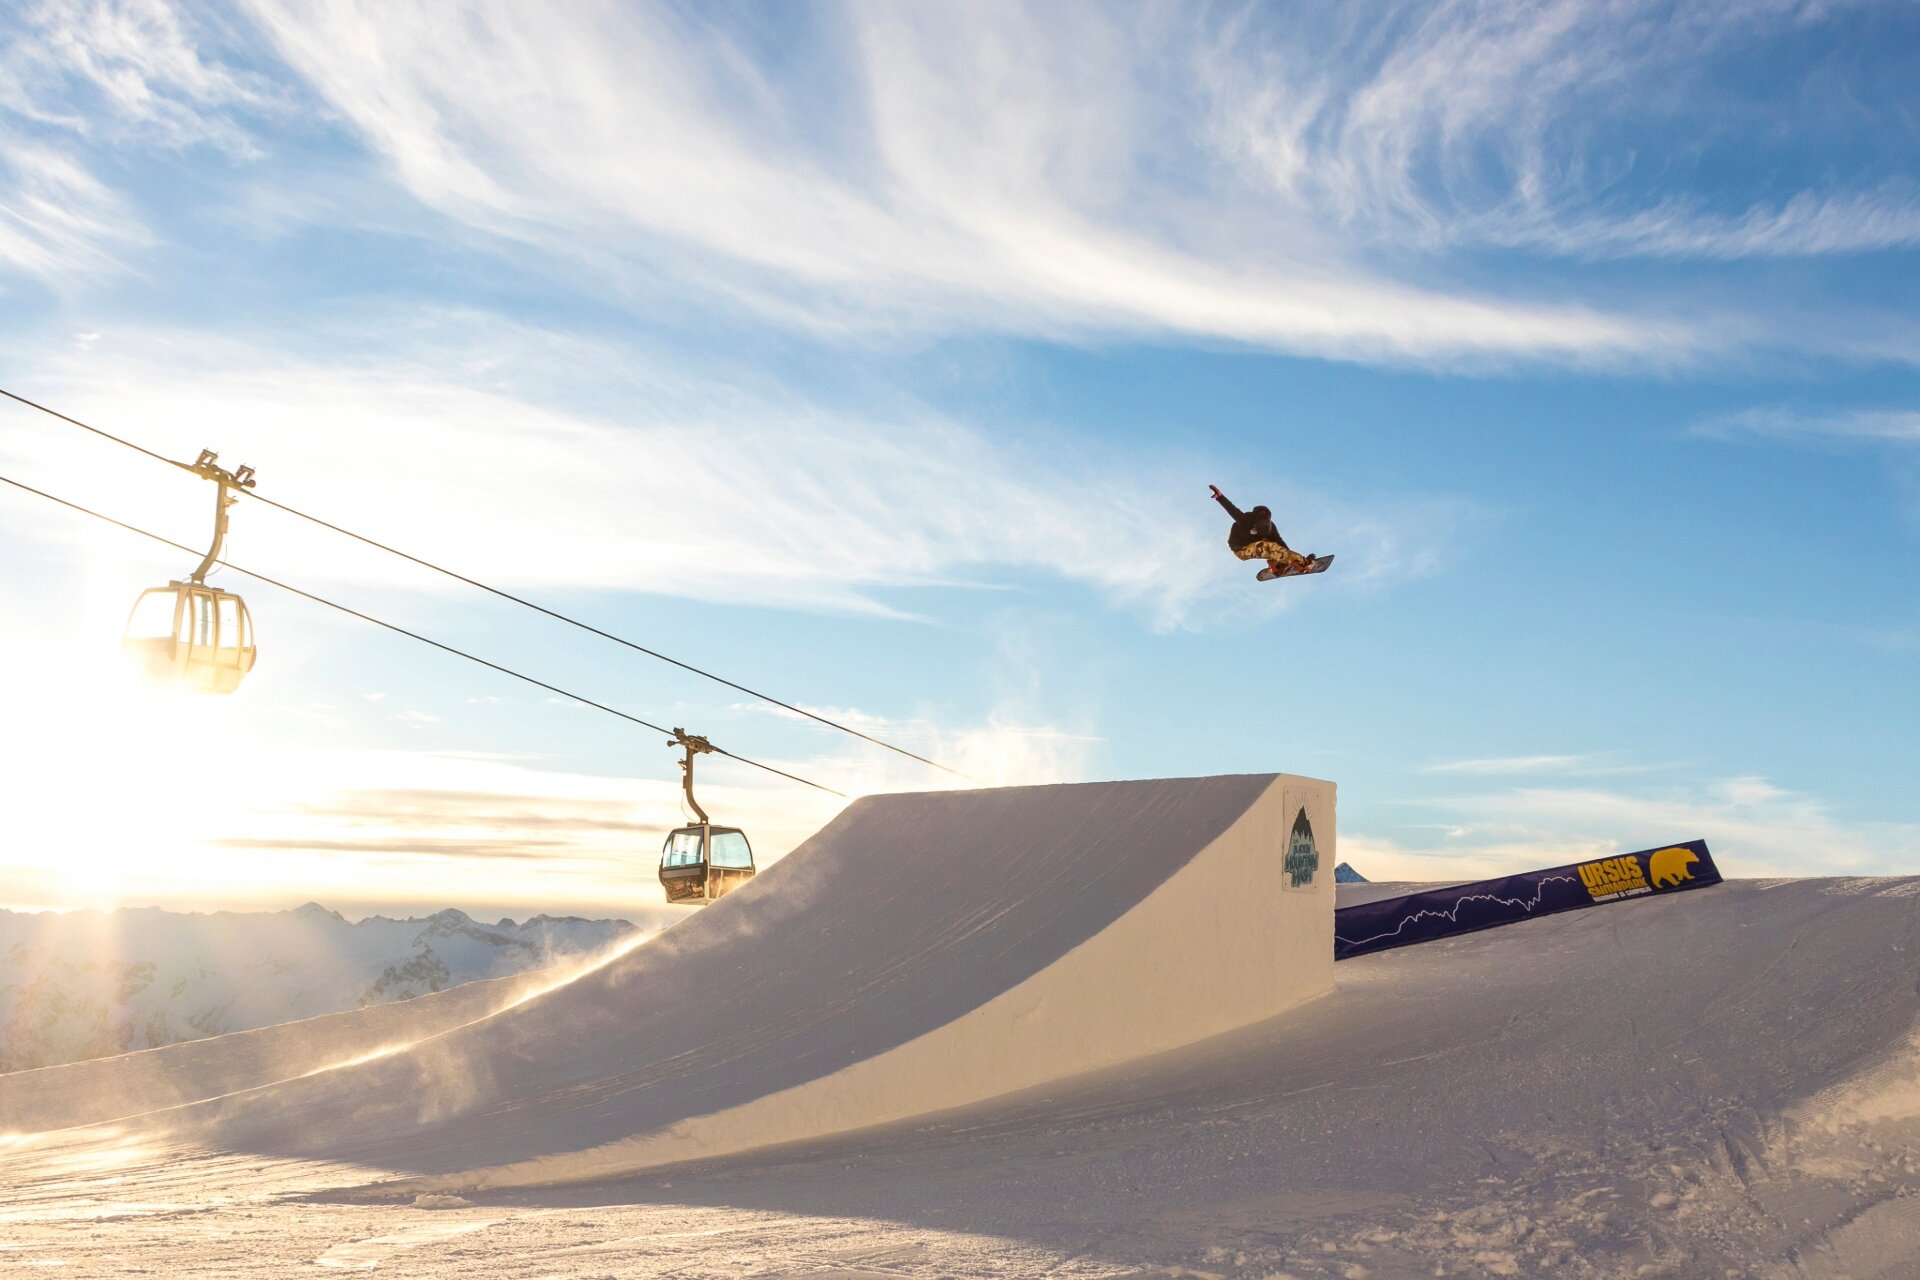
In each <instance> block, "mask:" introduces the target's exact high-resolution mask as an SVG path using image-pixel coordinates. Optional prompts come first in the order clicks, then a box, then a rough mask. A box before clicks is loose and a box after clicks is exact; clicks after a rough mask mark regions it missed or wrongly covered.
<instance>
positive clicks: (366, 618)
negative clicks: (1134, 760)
mask: <svg viewBox="0 0 1920 1280" xmlns="http://www.w3.org/2000/svg"><path fill="white" fill-rule="evenodd" d="M0 483H3V484H10V485H12V486H13V487H14V488H16V489H23V490H25V491H26V492H28V493H31V494H33V495H34V496H36V497H40V498H45V499H46V500H47V501H49V502H57V503H59V504H60V505H61V506H63V507H66V508H67V509H68V510H70V511H78V512H79V513H80V514H81V515H87V516H92V517H93V518H94V519H95V520H102V521H105V522H106V523H107V524H110V525H113V526H115V527H116V528H120V529H125V530H126V531H127V532H128V533H137V534H139V535H140V536H141V537H143V538H151V539H152V540H153V541H155V542H158V543H161V544H163V545H165V546H169V547H172V548H174V549H175V550H176V551H185V552H187V553H188V554H190V555H191V554H193V553H194V549H193V548H192V547H189V546H186V545H185V544H183V543H179V542H175V541H174V540H173V539H171V538H165V537H162V536H161V535H159V534H157V533H153V532H150V531H148V530H146V529H142V528H140V527H139V526H138V525H131V524H128V523H127V522H126V521H124V520H115V519H114V518H113V517H112V516H109V515H105V514H103V513H101V512H98V511H95V510H93V509H91V508H89V507H83V506H81V505H80V504H79V503H77V502H69V501H67V500H66V499H65V498H61V497H56V496H55V495H53V494H51V493H48V492H46V491H45V490H44V489H36V488H34V487H33V486H32V485H30V484H23V483H22V482H20V481H18V480H15V479H12V478H11V477H9V476H4V475H0ZM219 563H220V564H221V565H223V566H225V567H226V568H228V569H231V570H233V571H234V572H235V573H239V574H245V575H246V576H247V577H249V578H252V579H254V580H255V581H257V582H264V583H266V584H267V585H268V586H270V587H278V588H280V589H281V590H282V591H287V592H291V593H292V594H294V595H296V596H300V597H301V598H302V599H306V600H311V601H313V602H314V603H315V604H323V605H325V606H327V608H329V609H337V610H339V611H340V612H341V613H344V614H347V615H349V616H350V617H355V618H358V619H360V620H361V621H362V622H371V623H372V624H373V625H374V626H376V627H385V628H386V629H387V630H388V631H394V632H398V633H399V634H400V635H403V636H406V637H407V638H408V639H409V640H418V641H419V642H420V643H421V644H426V645H432V646H433V647H434V648H436V649H439V650H441V651H443V652H445V653H451V654H453V655H454V656H455V657H460V658H465V659H466V660H467V661H469V662H477V663H479V664H480V665H481V666H483V667H487V668H490V669H491V670H494V671H498V672H500V673H501V674H502V675H509V676H512V677H513V678H514V679H516V680H524V681H525V682H526V683H528V684H530V685H534V686H536V687H538V688H541V689H545V690H546V691H547V692H549V693H557V694H559V695H560V696H561V697H563V698H568V699H571V700H572V701H574V702H578V703H580V704H582V705H583V706H589V707H592V708H593V709H594V710H596V711H604V712H606V713H607V714H608V715H610V716H618V717H620V718H621V719H622V720H626V721H630V722H631V723H633V724H637V725H640V726H641V727H642V728H646V729H652V730H653V731H654V732H656V733H664V734H669V735H671V734H673V733H674V732H675V730H672V729H668V728H666V727H665V726H664V725H657V724H655V723H653V722H652V721H651V720H643V719H641V718H640V717H639V716H636V715H629V714H628V713H627V712H625V711H621V710H619V709H617V708H615V707H610V706H608V705H606V704H605V703H604V702H595V701H594V700H593V699H592V698H589V697H586V696H584V695H582V694H578V693H574V692H572V691H571V690H567V689H562V688H561V687H560V686H558V685H553V684H548V683H547V682H546V681H544V680H541V679H538V678H536V677H534V676H530V675H527V674H525V673H524V672H520V671H515V670H514V669H513V668H512V667H504V666H501V665H500V664H499V663H497V662H490V661H488V660H487V659H485V658H482V657H480V656H479V655H477V654H472V653H468V652H467V651H466V650H465V649H456V648H455V647H454V646H452V645H450V644H444V643H442V642H441V641H438V640H435V639H433V638H431V637H429V636H423V635H421V634H420V633H419V632H417V631H409V630H407V629H406V628H405V627H403V626H400V625H398V624H397V623H392V622H388V621H386V620H385V619H382V618H376V617H374V616H373V615H372V614H370V613H362V612H360V610H358V609H355V608H352V607H350V606H348V605H344V604H341V603H340V602H339V601H337V600H329V599H327V598H326V597H325V596H319V595H315V594H314V593H313V592H311V591H303V590H301V589H300V588H299V587H296V586H294V585H292V584H291V583H287V582H282V581H280V580H279V579H278V578H270V577H268V576H267V575H266V574H264V573H259V572H257V571H255V570H252V569H244V568H242V567H241V566H239V565H237V564H234V563H233V562H232V561H231V560H222V561H219ZM713 752H714V754H715V755H722V756H726V757H727V758H728V759H730V760H737V761H739V762H740V763H741V764H748V765H752V766H753V767H754V768H756V769H760V770H763V771H765V772H767V773H771V774H775V775H777V776H779V777H782V778H785V779H787V780H788V781H790V782H798V783H800V784H801V785H802V786H808V787H812V788H813V789H814V790H815V791H824V792H826V793H827V794H828V795H832V796H839V797H840V798H841V799H842V800H845V799H847V794H846V793H845V792H844V791H835V790H834V789H833V788H832V787H829V786H826V785H824V784H822V783H818V782H814V781H812V780H811V779H808V778H802V777H801V776H799V775H798V774H794V773H788V772H787V771H786V770H784V769H776V768H774V767H773V766H772V765H770V764H762V763H761V762H760V761H758V760H754V759H750V758H749V757H747V756H743V755H736V754H735V753H733V752H731V751H728V750H727V749H726V748H725V747H714V748H713Z"/></svg>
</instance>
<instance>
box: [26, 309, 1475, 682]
mask: <svg viewBox="0 0 1920 1280" xmlns="http://www.w3.org/2000/svg"><path fill="white" fill-rule="evenodd" d="M529 351H532V352H536V353H541V354H536V355H534V356H532V357H529V356H528V355H527V354H526V353H527V352H529ZM45 360H46V365H45V367H46V369H47V373H46V374H45V375H43V376H42V377H40V378H36V379H35V381H34V382H33V384H32V387H33V388H34V389H35V390H36V392H37V393H38V394H39V395H42V396H44V397H46V399H47V400H49V401H51V402H53V403H55V404H56V405H57V406H58V407H61V408H63V410H65V411H68V412H73V413H74V414H75V416H78V417H81V418H82V419H85V420H92V421H97V422H99V423H100V424H101V425H103V426H105V427H107V428H108V429H110V430H111V429H115V428H119V429H121V430H123V431H125V432H126V433H128V434H130V435H132V436H135V437H138V438H140V439H142V440H143V441H144V442H146V443H148V444H150V445H152V446H156V447H159V448H160V449H161V450H162V451H163V452H166V453H167V454H168V456H173V457H181V458H191V457H193V456H194V455H195V454H196V453H197V451H198V450H199V448H201V447H203V446H204V445H207V444H215V445H217V446H218V450H219V452H220V454H221V456H222V458H223V459H224V460H227V461H229V462H236V463H237V462H246V463H249V464H251V465H254V466H256V467H258V468H259V471H260V477H261V492H263V493H269V494H272V495H273V496H274V497H275V498H276V499H277V500H279V501H282V502H286V503H289V504H291V505H293V506H296V507H299V508H301V509H302V510H307V511H311V512H313V513H315V514H317V515H321V516H323V517H325V518H327V519H330V520H332V521H334V522H336V523H339V524H342V525H344V526H346V527H348V528H353V529H357V530H360V531H362V532H365V533H367V534H369V535H371V536H374V537H377V538H380V539H381V540H383V541H386V542H389V543H391V544H393V545H397V546H401V547H404V548H405V549H407V550H408V551H410V552H413V553H415V554H418V555H422V556H424V557H426V558H428V559H432V560H436V561H439V562H441V563H444V564H448V565H449V566H451V567H453V568H455V569H458V570H461V571H465V572H470V573H473V574H474V575H475V576H479V577H482V578H485V579H487V580H489V581H493V582H497V583H499V584H500V585H502V586H505V587H507V588H509V589H513V588H522V589H528V590H533V589H534V588H536V587H537V588H538V589H539V591H540V592H541V593H543V594H547V595H551V594H552V593H554V592H558V591H565V590H571V589H590V590H615V591H643V592H656V593H661V594H669V595H677V596H687V597H693V598H698V599H706V600H715V601H723V602H732V603H747V602H750V603H756V604H764V605H773V606H777V607H787V608H798V609H805V610H810V611H824V612H836V611H837V612H849V613H864V614H869V615H890V614H891V615H898V614H901V613H903V612H904V613H910V612H911V611H912V602H911V597H910V596H909V595H907V594H903V593H907V592H910V591H912V590H916V589H920V590H924V589H929V588H950V587H953V586H955V585H963V586H964V585H969V584H971V585H979V586H993V585H1001V586H1012V587H1016V588H1018V587H1021V586H1023V585H1025V584H1026V583H1027V582H1028V581H1030V580H1031V578H1032V576H1033V575H1040V576H1041V577H1042V578H1044V579H1045V580H1048V581H1052V582H1060V581H1067V582H1074V583H1079V584H1082V585H1084V586H1086V587H1089V588H1091V589H1093V590H1095V591H1097V592H1098V593H1099V594H1100V595H1101V596H1102V597H1103V598H1105V599H1106V600H1107V601H1108V602H1109V603H1111V604H1112V605H1113V606H1115V607H1117V608H1120V609H1124V610H1127V611H1130V612H1133V613H1135V614H1136V615H1138V616H1140V617H1143V618H1144V619H1145V620H1146V621H1147V622H1148V623H1149V624H1150V625H1152V626H1155V627H1157V628H1162V629H1171V628H1181V627H1197V626H1201V625H1206V624H1208V623H1211V622H1215V621H1219V620H1221V619H1227V618H1233V617H1236V616H1244V615H1246V614H1247V613H1248V611H1257V612H1268V611H1272V610H1275V609H1278V608H1282V607H1285V604H1286V602H1285V601H1284V600H1282V599H1281V598H1280V597H1277V596H1272V595H1268V596H1253V595H1251V594H1250V593H1248V592H1247V591H1246V590H1245V586H1246V584H1245V581H1244V579H1245V577H1246V575H1245V574H1244V573H1243V572H1242V566H1241V565H1239V564H1238V563H1237V562H1235V561H1233V560H1232V559H1231V558H1230V557H1229V556H1228V555H1227V554H1226V552H1225V550H1224V537H1225V531H1224V527H1223V526H1222V525H1221V524H1220V522H1219V520H1218V518H1217V513H1216V512H1215V511H1214V510H1213V509H1212V508H1211V507H1210V506H1209V504H1208V503H1207V502H1206V498H1205V493H1204V491H1202V492H1200V493H1197V494H1196V493H1195V492H1193V491H1192V490H1194V489H1198V488H1199V481H1198V480H1194V481H1192V482H1190V483H1191V488H1176V487H1174V486H1171V485H1170V484H1169V483H1168V481H1167V478H1166V477H1167V468H1166V463H1165V461H1164V460H1162V459H1160V458H1159V457H1157V456H1156V455H1155V454H1154V453H1153V452H1152V451H1151V450H1150V449H1149V450H1147V451H1144V452H1137V453H1131V454H1130V453H1127V452H1123V451H1116V450H1114V449H1112V448H1109V447H1094V446H1093V445H1091V444H1090V443H1086V442H1078V441H1073V440H1070V439H1065V438H1055V439H1053V440H1051V441H1049V440H1047V439H1046V438H1045V437H1043V436H1039V435H1037V434H1036V435H1035V436H1032V437H1029V439H1027V440H1025V441H1017V440H1008V439H1004V438H999V437H991V436H988V435H986V434H984V433H982V432H980V431H978V430H975V429H973V428H970V427H968V426H966V425H964V424H961V423H957V422H954V421H952V420H950V419H947V418H944V417H942V416H940V415H938V414H935V413H933V412H931V411H928V410H926V409H924V408H920V407H917V406H914V405H911V404H905V405H901V406H898V407H895V408H892V409H888V410H884V411H881V410H869V411H865V412H838V411H831V410H828V409H825V408H822V407H820V406H816V405H812V404H810V403H808V402H806V401H804V400H800V399H798V398H796V397H793V396H791V395H780V394H779V393H777V392H774V391H769V392H766V393H765V394H764V395H763V394H762V393H761V392H759V391H757V390H755V389H754V388H751V387H742V386H738V385H727V384H725V383H721V382H717V381H710V380H708V379H705V378H702V377H701V376H699V374H698V373H697V372H696V371H692V370H688V369H685V368H683V367H682V368H669V367H664V366H663V367H660V368H652V369H650V367H649V366H648V365H647V364H646V362H644V361H642V360H640V359H639V358H638V357H637V356H636V355H635V354H634V353H633V352H631V351H627V350H622V349H617V348H611V347H606V346H603V345H601V344H598V343H594V342H590V341H586V340H581V339H569V338H567V337H565V336H564V335H556V334H551V333H543V332H538V331H532V330H526V329H521V328H516V327H512V326H499V325H497V324H494V323H492V322H487V321H483V320H477V319H474V318H471V317H464V318H454V319H453V320H451V321H450V326H449V328H448V329H447V330H446V331H445V332H443V333H442V334H440V335H439V336H437V337H435V338H433V339H431V340H427V341H420V342H416V343H415V344H413V345H412V346H404V345H390V346H389V347H388V348H387V349H385V350H384V351H382V352H379V353H374V352H364V353H363V352H357V351H356V352H353V353H352V354H351V355H349V356H348V357H346V358H345V359H344V360H339V361H328V362H325V363H321V362H314V361H306V360H300V359H296V358H292V357H288V356H285V355H282V354H278V353H275V352H273V351H271V350H270V349H263V348H259V347H254V346H250V345H245V344H239V343H233V342H214V341H209V340H208V339H206V338H205V337H204V336H202V335H197V334H166V333H147V334H140V333H127V334H121V335H118V336H117V338H116V337H109V338H104V339H102V340H101V341H100V342H98V343H96V344H94V345H93V346H91V347H90V348H88V349H86V350H82V351H73V350H67V351H60V352H53V351H49V352H48V353H47V354H46V356H45ZM550 360H551V361H557V363H558V366H559V367H560V369H561V370H562V372H561V375H560V376H562V377H564V376H565V373H564V371H565V370H566V369H571V368H573V367H575V366H576V365H587V366H592V367H596V368H601V369H607V368H616V369H622V370H625V371H626V372H625V374H624V377H625V378H626V379H627V382H626V384H624V385H623V386H614V387H609V388H606V389H605V395H606V398H607V399H608V400H609V401H610V402H612V403H617V404H620V405H622V406H623V407H622V408H621V409H619V410H617V411H607V412H601V411H589V410H581V411H577V412H575V411H566V410H562V409H557V408H553V407H549V406H546V405H543V404H541V403H539V402H538V401H536V400H535V399H534V398H533V394H534V393H532V392H531V391H528V390H526V389H525V384H528V383H533V382H538V381H539V380H540V379H542V378H545V377H548V376H550V375H551V374H552V372H553V369H554V364H552V363H548V361H550ZM625 386H632V387H633V388H634V390H633V392H632V393H631V394H629V393H627V391H626V390H625ZM10 412H18V413H24V412H26V411H24V410H17V409H16V410H11V411H10ZM36 426H39V427H44V428H45V429H44V430H34V431H26V432H10V433H8V434H7V435H6V436H5V437H4V439H3V440H0V461H4V462H6V463H8V464H9V466H11V467H13V468H14V469H15V470H16V471H18V470H22V469H24V470H25V472H26V474H25V475H24V476H23V477H22V478H26V479H31V478H32V477H33V476H35V475H38V476H40V477H42V478H45V477H48V476H52V475H55V474H58V472H59V470H61V469H66V468H80V469H82V470H77V471H74V472H72V474H81V473H83V472H84V473H85V474H87V475H88V476H89V481H88V483H89V486H90V488H89V490H88V491H87V492H86V493H75V494H73V495H65V494H63V496H74V497H76V498H77V499H78V500H81V501H88V500H89V498H91V499H92V500H96V501H98V502H99V503H100V504H101V505H104V506H106V507H108V508H111V510H112V512H114V513H119V514H121V515H122V516H123V518H127V519H130V520H132V521H133V522H134V523H138V524H142V525H144V526H145V527H148V528H154V529H157V530H158V531H161V532H165V533H169V534H170V535H171V536H173V537H175V538H176V539H178V540H180V541H182V542H185V543H187V544H190V545H193V544H198V543H200V542H202V541H203V540H204V538H205V531H204V528H203V527H202V522H203V519H204V513H203V512H202V511H201V505H202V504H201V502H200V501H199V496H200V495H199V494H198V493H197V492H196V491H195V489H194V487H193V482H192V481H191V480H184V479H181V478H179V477H174V476H168V475H166V474H164V473H160V472H157V471H156V469H155V467H154V464H153V463H151V462H149V461H145V460H143V459H140V458H139V457H137V456H135V455H132V454H130V453H125V452H124V451H118V450H103V449H102V448H101V447H99V446H98V445H97V443H95V442H93V441H91V440H89V439H88V438H87V437H85V436H82V435H80V434H79V433H76V432H73V431H72V430H71V429H69V428H64V427H61V426H59V425H58V424H56V423H53V422H51V421H47V422H44V423H37V424H36ZM423 477H427V478H430V480H431V482H430V483H421V479H422V478H423ZM54 487H56V488H61V487H62V486H58V485H56V486H54ZM65 487H69V488H70V487H71V486H65ZM1275 488H1276V489H1278V490H1280V492H1277V493H1271V494H1269V495H1268V497H1267V500H1268V501H1269V502H1270V503H1271V505H1273V506H1274V507H1275V508H1276V509H1278V510H1282V511H1285V512H1286V513H1287V516H1286V521H1287V525H1288V533H1289V535H1290V536H1296V535H1297V536H1296V540H1297V541H1299V542H1300V543H1301V545H1318V546H1337V547H1338V548H1339V554H1340V556H1341V561H1342V564H1343V566H1345V569H1346V574H1345V579H1346V582H1347V583H1348V584H1349V586H1361V587H1364V585H1365V584H1368V583H1373V584H1379V583H1386V582H1392V581H1396V580H1401V579H1405V578H1407V577H1410V576H1420V575H1424V574H1427V573H1431V572H1433V571H1434V570H1435V569H1436V568H1437V566H1438V564H1439V563H1441V562H1442V560H1443V559H1444V555H1445V548H1446V546H1447V544H1448V543H1449V542H1450V541H1451V540H1453V539H1454V538H1456V537H1458V536H1459V535H1460V534H1461V532H1462V531H1463V530H1465V529H1467V528H1469V527H1470V526H1471V525H1472V524H1473V522H1474V519H1475V514H1474V512H1473V511H1472V510H1471V509H1469V508H1466V507H1463V506H1460V505H1459V504H1453V503H1449V502H1448V501H1447V500H1444V499H1431V500H1413V501H1411V502H1409V501H1407V500H1396V502H1395V504H1394V505H1392V506H1387V505H1375V504H1373V503H1371V502H1363V501H1358V500H1353V499H1344V500H1343V499H1337V498H1331V497H1327V496H1325V495H1321V494H1317V493H1313V492H1310V491H1302V490H1300V489H1298V488H1297V487H1293V486H1279V485H1276V486H1275ZM44 516H45V513H44V512H40V511H37V510H36V511H31V512H25V513H21V512H18V504H17V502H11V501H10V502H8V503H6V504H4V505H0V522H6V523H8V524H13V525H15V527H17V528H18V529H19V530H20V532H21V535H22V536H23V537H47V536H50V535H49V526H48V525H47V523H46V520H45V518H44ZM52 536H57V537H59V538H60V539H62V540H65V539H66V538H68V537H70V536H71V535H70V532H69V531H66V530H62V531H61V532H59V533H58V534H57V535H52ZM230 550H231V554H232V559H233V560H234V562H235V563H238V564H242V565H247V566H248V567H257V568H260V569H262V570H263V571H265V572H268V573H273V574H276V575H282V574H284V575H285V576H286V577H288V579H289V580H291V581H294V582H295V583H296V584H302V583H304V582H306V581H309V580H317V581H320V582H323V583H327V582H340V581H349V582H353V583H356V584H362V585H364V584H367V583H370V582H371V583H391V584H399V583H405V584H407V585H409V586H413V587H421V588H426V589H431V590H435V591H440V590H445V589H448V587H449V585H450V584H449V583H448V582H447V581H446V580H444V579H440V578H438V577H435V576H432V575H424V574H423V573H422V572H421V571H419V570H415V569H412V568H409V567H407V566H405V565H403V564H401V563H400V562H399V561H397V560H393V559H391V558H389V557H383V556H377V555H375V554H374V553H371V552H366V551H364V550H363V549H359V548H356V547H355V546H354V545H353V544H350V543H347V542H346V541H345V540H343V539H340V538H339V537H337V536H336V535H332V534H327V533H324V532H321V531H318V530H314V529H310V528H307V527H304V526H302V525H299V524H297V523H295V522H292V521H290V520H288V519H287V518H285V517H283V516H279V515H277V514H275V513H272V512H270V511H268V510H266V509H264V508H261V507H257V506H249V507H245V508H243V509H241V510H240V511H238V512H236V516H235V524H234V530H233V535H232V540H231V543H230ZM137 554H139V555H142V556H145V555H148V554H150V553H148V552H144V551H142V552H138V553H137ZM639 638H640V639H642V640H644V639H645V637H639ZM660 647H662V648H663V649H664V650H665V651H666V652H669V653H673V652H674V646H672V645H669V644H664V643H663V644H662V645H661V646H660ZM676 656H678V655H677V654H676Z"/></svg>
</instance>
